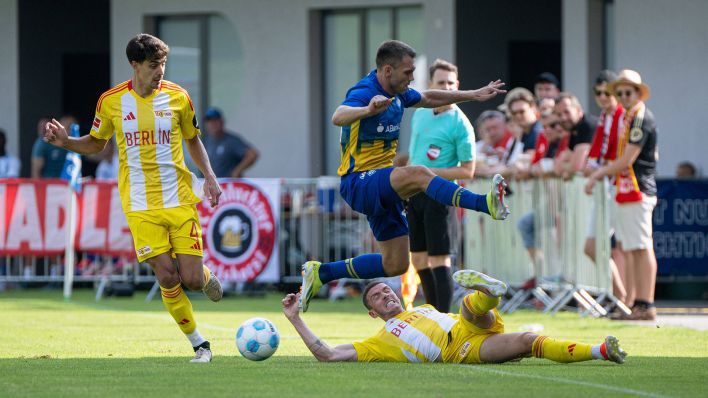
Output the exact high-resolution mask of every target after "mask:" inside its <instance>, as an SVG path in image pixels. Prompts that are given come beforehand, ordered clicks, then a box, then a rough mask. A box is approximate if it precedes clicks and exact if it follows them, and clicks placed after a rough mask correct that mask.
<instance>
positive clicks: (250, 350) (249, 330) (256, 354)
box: [236, 318, 280, 361]
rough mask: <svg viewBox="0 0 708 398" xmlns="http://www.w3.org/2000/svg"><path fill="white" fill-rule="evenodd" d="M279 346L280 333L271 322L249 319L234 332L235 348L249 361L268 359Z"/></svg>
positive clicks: (262, 319) (263, 319)
mask: <svg viewBox="0 0 708 398" xmlns="http://www.w3.org/2000/svg"><path fill="white" fill-rule="evenodd" d="M279 344H280V333H278V329H276V327H275V325H273V323H271V321H269V320H267V319H265V318H251V319H249V320H247V321H246V322H244V323H243V324H241V326H240V327H239V328H238V331H236V348H238V351H239V352H240V353H241V355H243V356H244V357H245V358H247V359H250V360H251V361H262V360H264V359H268V358H270V356H271V355H273V353H275V350H277V349H278V345H279Z"/></svg>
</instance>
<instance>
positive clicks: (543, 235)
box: [464, 177, 616, 316]
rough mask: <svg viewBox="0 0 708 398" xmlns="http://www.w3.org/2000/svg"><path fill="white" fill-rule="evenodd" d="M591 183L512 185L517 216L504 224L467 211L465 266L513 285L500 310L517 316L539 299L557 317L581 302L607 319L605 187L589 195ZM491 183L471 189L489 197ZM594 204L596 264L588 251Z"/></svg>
mask: <svg viewBox="0 0 708 398" xmlns="http://www.w3.org/2000/svg"><path fill="white" fill-rule="evenodd" d="M585 183H586V179H584V178H580V177H576V178H573V179H572V180H569V181H563V180H560V179H534V180H526V181H510V182H509V188H510V192H511V194H510V195H509V196H507V197H506V200H507V202H508V204H509V205H510V208H511V211H512V213H511V215H510V216H509V218H508V219H507V220H506V221H503V222H499V221H494V220H492V219H491V218H489V217H488V216H486V215H483V214H480V213H475V212H465V222H464V249H465V256H464V264H465V267H467V268H472V269H476V270H480V271H482V272H485V273H489V274H490V275H494V276H495V277H498V278H500V279H502V280H505V281H507V282H508V283H509V285H510V287H511V289H512V296H511V298H510V299H509V300H507V301H506V302H505V303H504V304H503V305H502V307H501V308H502V310H503V311H506V312H511V311H514V310H516V309H517V308H519V307H520V306H522V305H524V304H525V303H526V302H527V301H528V300H530V299H535V300H536V301H537V303H540V304H541V305H542V306H543V308H544V309H545V311H546V312H556V311H558V310H560V309H562V308H564V306H565V305H566V304H568V303H569V302H570V301H571V300H576V301H577V302H578V303H579V304H580V306H581V307H582V308H583V309H585V310H586V311H587V312H588V313H591V314H593V315H596V316H601V315H606V308H603V307H602V304H603V303H610V302H616V299H615V298H614V296H613V295H612V277H611V272H610V269H609V256H610V235H609V228H608V222H609V220H608V211H607V207H608V205H609V204H610V202H609V200H608V197H607V185H606V183H603V184H597V185H596V189H595V191H594V194H593V195H592V196H590V195H586V194H585V193H584V186H585ZM488 186H489V183H488V181H485V180H475V181H474V182H472V183H471V184H469V185H468V188H469V189H470V190H472V191H475V192H483V191H484V190H485V188H486V189H488V188H487V187H488ZM593 206H594V207H595V209H596V211H595V213H594V216H595V225H596V231H595V238H596V239H595V241H596V260H595V262H594V263H593V262H592V261H591V260H590V258H588V257H587V256H586V255H585V253H584V250H583V248H584V242H585V239H586V238H587V234H588V224H589V222H590V217H591V215H592V210H591V209H592V208H593ZM524 217H533V226H534V235H535V242H536V244H535V245H534V246H535V248H536V250H537V255H536V256H535V259H532V258H531V256H530V254H529V252H528V251H527V248H526V247H525V245H524V242H523V240H522V235H521V232H520V231H519V228H518V226H519V221H520V220H521V219H522V218H524Z"/></svg>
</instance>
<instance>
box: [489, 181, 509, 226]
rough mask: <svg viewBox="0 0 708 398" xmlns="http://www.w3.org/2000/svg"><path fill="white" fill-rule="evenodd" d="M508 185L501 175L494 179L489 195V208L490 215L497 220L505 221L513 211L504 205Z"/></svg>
mask: <svg viewBox="0 0 708 398" xmlns="http://www.w3.org/2000/svg"><path fill="white" fill-rule="evenodd" d="M506 186H507V184H506V181H504V177H502V175H501V174H495V175H494V178H492V190H491V191H489V192H488V193H487V207H488V208H489V215H490V216H492V218H493V219H495V220H505V219H506V218H507V217H508V216H509V213H511V211H510V210H509V206H507V205H506V204H505V203H504V195H505V193H506V191H505V188H506Z"/></svg>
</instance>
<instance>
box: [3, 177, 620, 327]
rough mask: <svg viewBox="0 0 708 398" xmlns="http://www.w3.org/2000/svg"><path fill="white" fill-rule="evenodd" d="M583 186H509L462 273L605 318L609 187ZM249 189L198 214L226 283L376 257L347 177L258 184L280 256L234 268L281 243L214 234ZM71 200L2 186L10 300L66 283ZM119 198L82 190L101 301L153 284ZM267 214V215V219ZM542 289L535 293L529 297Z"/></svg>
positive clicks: (82, 250) (33, 187)
mask: <svg viewBox="0 0 708 398" xmlns="http://www.w3.org/2000/svg"><path fill="white" fill-rule="evenodd" d="M245 181H248V180H245ZM244 184H245V185H244ZM584 184H585V179H583V178H574V179H573V180H570V181H561V180H558V179H539V180H529V181H510V190H511V194H510V195H508V196H507V201H508V203H509V204H510V207H511V209H512V213H511V215H510V216H509V218H508V219H507V220H506V221H494V220H492V219H491V218H490V217H489V216H488V215H485V214H481V213H477V212H473V211H467V212H465V213H464V214H465V215H464V228H463V240H462V241H463V246H464V247H463V252H464V261H463V264H464V267H467V268H472V269H476V270H480V271H482V272H485V273H488V274H490V275H494V276H495V277H497V278H500V279H502V280H505V281H507V282H508V283H509V284H510V286H511V287H512V289H513V290H512V293H513V295H512V296H511V298H510V299H509V300H507V301H506V302H505V303H504V307H502V308H503V309H504V310H506V311H513V310H514V309H516V308H518V307H519V306H521V305H523V304H524V303H525V302H526V301H527V300H528V299H530V298H536V299H537V300H540V301H541V302H542V303H543V305H544V307H545V309H546V311H557V310H558V309H560V308H562V307H563V306H564V305H565V304H567V303H568V302H569V301H570V300H573V299H576V300H578V301H579V302H581V301H582V302H584V303H585V304H587V310H588V311H589V312H591V313H594V314H598V313H600V314H602V311H603V309H602V308H601V307H600V306H599V305H598V304H597V302H599V303H602V302H603V301H606V300H612V299H613V297H612V295H611V289H612V280H611V275H610V272H609V268H608V259H609V253H610V248H609V235H608V228H607V225H608V220H607V213H608V212H607V205H608V201H607V196H606V189H607V187H606V186H603V185H602V184H598V186H597V187H598V189H596V190H595V191H596V192H595V195H593V196H588V195H585V193H584V192H583V187H584ZM246 185H248V184H246V183H245V182H242V181H240V180H225V181H222V188H224V189H225V194H224V196H223V197H222V199H223V202H224V204H223V206H228V205H229V204H231V205H233V207H234V208H235V209H236V210H238V211H236V210H233V209H231V208H227V207H224V208H220V209H216V210H209V211H207V210H200V217H202V218H203V219H202V224H203V226H205V227H204V233H205V234H206V235H209V234H211V235H216V234H218V235H219V237H220V238H219V239H217V238H216V237H214V236H211V237H210V238H209V239H206V238H205V239H204V241H205V242H204V245H205V246H209V247H206V248H205V263H206V264H208V265H210V266H212V267H213V266H214V263H217V266H216V267H217V270H218V271H219V272H222V273H226V272H230V273H228V274H226V275H227V276H232V277H234V279H232V281H239V280H240V281H245V280H252V281H256V282H259V281H260V282H264V280H263V279H259V274H258V273H259V272H260V273H261V275H264V274H265V273H270V274H271V277H269V278H268V279H267V280H265V282H270V283H272V282H285V283H299V282H300V280H301V276H300V265H301V264H302V263H304V262H305V261H308V260H318V261H323V262H328V261H334V260H341V259H345V258H350V257H354V256H357V255H360V254H364V253H371V252H376V251H378V248H377V245H376V243H375V241H374V239H373V236H372V234H371V232H370V230H369V227H368V223H367V221H366V217H364V216H363V215H361V214H358V213H356V212H354V211H352V210H351V208H350V207H349V206H348V205H347V204H346V203H345V202H344V201H343V199H342V198H341V196H340V195H339V178H338V177H320V178H306V179H278V180H268V181H265V182H261V183H260V186H262V187H263V186H275V188H272V187H271V188H270V190H267V189H266V190H262V193H263V196H264V197H267V196H277V198H272V197H270V198H269V201H270V206H271V207H272V210H271V211H272V212H273V213H277V214H271V215H269V216H268V217H265V216H264V218H265V219H266V220H267V221H269V222H274V223H275V224H276V226H275V228H276V231H277V233H276V234H274V238H272V240H273V248H272V250H271V251H269V252H268V253H270V256H271V257H270V258H272V260H264V261H262V262H264V263H263V264H260V268H258V267H255V266H252V264H245V263H244V264H240V263H239V264H237V265H234V264H231V265H229V264H227V263H228V261H229V259H230V258H228V254H229V253H228V250H232V249H234V247H236V248H238V247H240V246H243V245H247V238H248V237H249V236H257V237H258V239H259V240H262V239H266V238H267V240H270V239H271V238H270V237H269V236H270V235H268V236H266V235H264V234H262V233H261V234H260V235H259V234H257V233H255V232H257V230H258V229H259V227H258V226H256V225H255V221H254V220H255V219H256V218H261V217H259V216H258V215H256V216H253V217H252V219H251V221H252V223H251V224H250V227H249V226H244V225H245V224H248V223H245V222H237V221H234V220H229V222H228V223H226V226H229V225H236V226H237V227H234V228H236V229H234V230H228V228H226V229H225V228H224V226H223V225H221V224H219V225H218V226H220V228H216V227H212V228H210V227H209V225H211V224H215V225H216V224H217V223H218V222H219V220H221V219H225V218H228V217H226V216H229V215H230V216H231V218H233V214H231V213H228V212H229V211H232V212H235V213H234V214H236V213H238V212H239V211H240V212H241V213H243V212H244V211H245V210H244V206H245V203H246V202H248V201H249V200H246V199H243V198H245V197H246V196H244V195H243V192H241V191H240V190H239V189H240V188H243V187H244V186H246ZM251 185H254V186H255V185H257V184H255V183H251ZM489 186H490V183H489V181H488V180H486V179H475V180H474V181H471V182H468V183H467V187H468V189H469V190H471V191H473V192H478V193H483V192H487V191H488V190H489ZM65 190H66V184H65V183H63V182H61V181H50V182H47V181H38V180H6V181H5V182H4V183H3V181H0V200H1V201H2V203H3V204H4V205H5V206H4V208H5V212H4V213H2V214H1V216H2V217H1V218H0V219H2V220H5V222H4V223H0V225H4V226H6V228H5V229H3V230H1V231H0V255H3V257H1V258H0V288H2V287H3V286H5V285H6V284H8V283H10V284H19V285H20V286H23V284H26V283H32V282H61V281H63V280H64V265H63V259H62V254H63V253H64V249H65V243H64V242H65V240H64V238H63V236H64V228H65V225H66V221H65V220H64V218H66V217H67V215H66V211H65V209H66V207H67V206H66V204H64V203H63V202H62V201H61V200H59V199H57V198H65V197H66V195H65V194H64V192H65ZM57 192H60V193H57ZM117 195H118V192H117V189H116V188H115V184H114V183H113V184H112V185H111V183H108V185H106V183H99V184H96V183H94V184H93V185H91V184H88V185H86V186H85V187H84V192H83V194H82V196H81V197H80V200H79V209H80V214H79V215H77V217H78V218H79V222H78V226H79V228H78V231H77V233H76V236H77V239H76V247H75V249H76V251H77V253H78V254H79V255H78V256H77V258H78V259H82V260H81V261H80V262H78V266H77V267H75V271H74V281H75V282H94V283H96V284H97V286H98V290H99V293H100V292H101V290H102V289H103V287H104V286H105V285H106V284H107V283H109V282H126V283H140V282H154V275H153V274H152V272H151V270H150V267H149V266H147V265H146V264H138V262H137V261H136V260H135V256H134V252H133V248H132V239H131V237H130V233H129V231H128V229H127V224H126V223H125V218H124V215H123V214H122V212H121V210H120V206H119V199H118V197H117ZM251 196H252V195H251ZM251 196H249V197H251ZM239 201H240V202H239ZM593 202H595V203H596V209H597V211H596V212H595V215H596V220H595V223H596V225H597V231H596V237H597V239H596V242H597V247H596V252H597V256H596V262H595V263H592V262H591V261H590V260H589V258H587V257H586V256H585V254H584V253H583V243H584V240H585V238H586V233H587V225H588V222H589V217H590V212H591V211H590V209H591V208H592V204H593ZM220 206H222V204H220ZM2 207H3V206H0V209H2ZM266 207H268V206H266ZM200 209H201V208H200ZM258 209H259V211H261V210H263V207H262V206H261V207H258ZM531 212H532V213H533V220H534V227H535V237H536V242H537V246H538V251H539V252H540V253H542V256H540V258H541V260H539V261H537V263H536V264H535V265H534V264H533V263H532V261H531V259H530V257H529V254H528V253H527V251H526V249H525V247H524V244H523V240H522V238H521V234H520V232H519V230H518V228H517V224H518V222H519V220H520V219H521V218H522V217H524V216H525V215H527V214H529V213H531ZM238 214H240V213H238ZM246 218H248V217H246ZM242 221H243V220H242ZM245 221H248V220H245ZM217 230H218V231H220V232H218V231H217ZM225 230H226V231H225ZM264 237H265V238H264ZM213 246H218V247H221V249H224V247H226V246H228V247H226V249H228V250H226V249H225V250H226V251H224V250H222V253H221V254H225V255H226V256H223V255H220V254H219V253H215V252H214V248H213ZM259 247H260V245H259ZM244 250H245V249H244ZM259 250H260V249H259ZM245 251H247V252H248V250H245ZM266 251H267V250H266ZM271 252H272V253H271ZM92 253H93V254H92ZM246 257H248V256H246ZM234 261H236V260H234ZM266 263H267V264H266ZM271 263H272V265H271ZM242 266H243V267H245V268H242ZM229 267H231V268H229ZM244 270H245V271H244ZM223 275H224V274H222V276H223ZM272 275H275V277H273V276H272ZM245 276H249V277H248V278H246V277H245ZM239 278H243V279H239ZM532 278H535V280H536V283H535V285H533V286H527V287H529V288H528V289H521V287H522V286H523V285H524V283H525V282H527V281H529V279H532Z"/></svg>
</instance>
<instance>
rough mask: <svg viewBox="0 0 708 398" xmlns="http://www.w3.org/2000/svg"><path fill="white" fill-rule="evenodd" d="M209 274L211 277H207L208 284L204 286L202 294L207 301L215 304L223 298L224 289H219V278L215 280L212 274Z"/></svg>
mask: <svg viewBox="0 0 708 398" xmlns="http://www.w3.org/2000/svg"><path fill="white" fill-rule="evenodd" d="M209 272H210V273H211V276H210V277H209V282H207V284H206V285H204V288H203V289H202V292H204V294H206V296H207V297H209V300H211V301H213V302H217V301H219V300H221V298H222V297H224V289H222V288H221V282H219V278H217V277H216V275H214V273H213V272H211V271H209Z"/></svg>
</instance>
